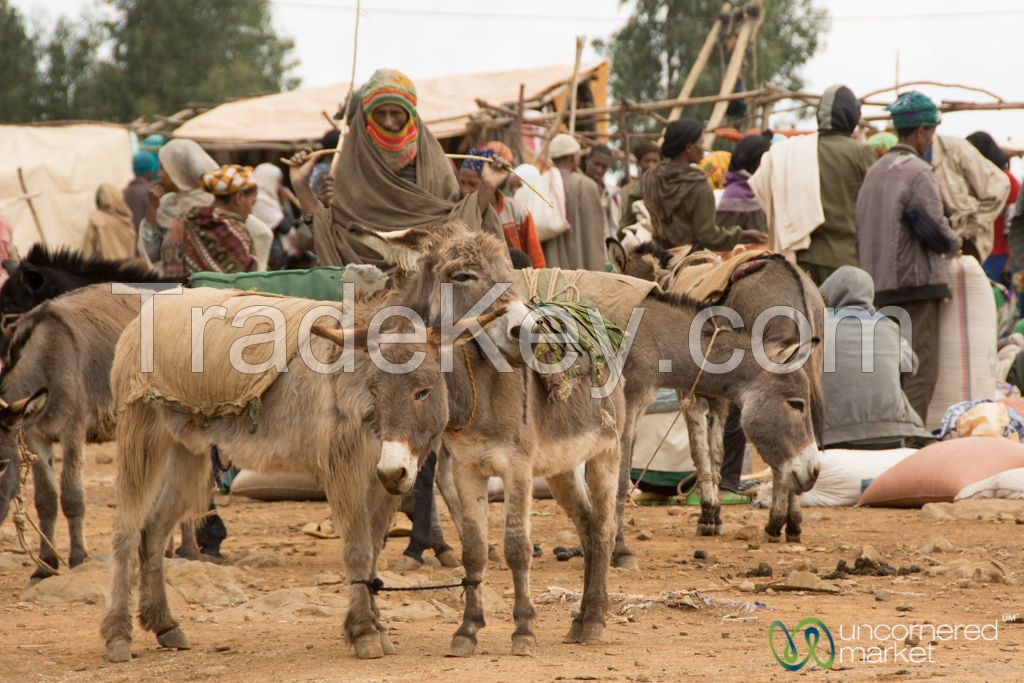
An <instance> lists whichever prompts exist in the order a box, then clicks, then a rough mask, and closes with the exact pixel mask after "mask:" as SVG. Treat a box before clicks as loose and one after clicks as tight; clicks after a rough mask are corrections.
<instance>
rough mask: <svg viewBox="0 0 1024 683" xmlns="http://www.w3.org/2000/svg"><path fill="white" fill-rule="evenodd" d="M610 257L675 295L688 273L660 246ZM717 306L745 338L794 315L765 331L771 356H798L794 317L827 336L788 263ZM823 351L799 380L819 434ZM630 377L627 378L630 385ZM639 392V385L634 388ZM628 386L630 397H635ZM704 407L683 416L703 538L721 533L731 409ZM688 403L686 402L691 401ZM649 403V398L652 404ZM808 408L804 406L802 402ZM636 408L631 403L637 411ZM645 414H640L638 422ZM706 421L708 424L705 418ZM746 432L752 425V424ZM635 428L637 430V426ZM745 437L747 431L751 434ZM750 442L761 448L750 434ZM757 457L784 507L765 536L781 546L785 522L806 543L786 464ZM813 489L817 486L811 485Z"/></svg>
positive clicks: (718, 401) (769, 263) (614, 249)
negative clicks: (760, 324) (734, 319)
mask: <svg viewBox="0 0 1024 683" xmlns="http://www.w3.org/2000/svg"><path fill="white" fill-rule="evenodd" d="M608 256H609V259H610V260H611V262H612V263H613V264H614V265H615V268H616V270H617V271H619V272H621V273H624V274H626V275H631V276H633V277H638V278H641V279H645V280H655V281H657V282H658V283H659V284H660V285H661V286H662V287H663V288H664V289H665V290H666V291H669V292H672V291H673V290H674V289H675V287H674V285H675V276H676V275H677V274H678V272H679V270H680V269H681V268H683V267H685V260H680V259H676V260H675V261H674V262H670V258H671V255H670V254H669V253H668V252H666V251H665V250H663V249H660V248H658V247H656V246H654V245H649V244H647V245H641V246H640V248H638V249H634V250H630V251H628V252H627V251H626V250H625V249H623V247H622V246H621V245H620V244H619V243H618V242H616V241H615V240H613V239H610V240H608ZM717 303H718V305H720V306H724V307H726V308H729V309H732V310H733V311H735V312H736V313H737V314H738V315H739V318H740V320H741V322H742V324H743V326H744V328H745V329H746V330H753V329H754V328H755V322H756V321H757V319H758V316H760V315H762V313H764V312H765V311H768V310H769V309H771V308H773V307H780V306H781V307H785V308H786V309H787V311H788V312H787V313H784V314H782V315H779V316H778V317H774V318H771V319H770V320H769V321H768V322H767V325H765V326H764V330H763V334H762V339H763V340H764V342H765V347H766V349H768V348H774V349H775V352H776V353H777V354H778V353H780V351H781V349H786V348H792V347H793V345H794V344H798V342H799V340H800V331H799V328H798V325H797V322H796V321H795V314H794V313H793V312H794V311H795V312H797V313H798V314H800V315H803V316H804V317H805V319H806V320H807V321H808V322H809V324H810V329H811V333H812V335H813V337H814V338H818V339H820V338H821V336H822V334H823V326H824V308H825V304H824V301H823V300H822V298H821V295H820V293H819V292H818V290H817V288H816V287H814V284H813V283H812V282H811V281H810V280H809V279H808V278H807V277H806V275H804V274H803V273H802V272H801V271H800V270H799V269H798V268H795V267H794V266H793V265H792V264H790V263H789V262H788V261H786V260H785V259H782V258H769V259H766V260H765V261H764V263H763V264H761V267H760V269H758V270H756V271H754V272H753V273H751V274H750V275H748V276H746V277H743V278H740V279H738V280H736V281H735V282H733V283H732V285H731V286H730V288H729V290H728V292H727V293H726V295H725V297H724V298H723V299H722V300H721V301H719V302H717ZM822 354H823V348H822V345H821V344H816V345H815V346H814V348H813V349H812V350H811V352H810V354H809V355H808V358H807V363H806V365H805V366H804V367H802V368H798V369H796V370H795V372H798V373H800V374H802V375H804V376H805V379H806V383H807V386H808V389H809V396H807V397H806V398H807V399H808V400H809V404H808V409H809V411H810V415H811V424H812V426H813V428H814V433H815V434H819V433H820V424H821V420H822V418H823V416H824V399H823V394H822V389H821V369H822V364H823V355H822ZM629 376H630V375H629V374H628V373H627V377H629ZM634 384H635V383H634ZM631 388H635V387H630V386H627V390H626V391H627V397H628V396H629V395H630V389H631ZM668 388H675V389H682V390H684V391H688V387H678V386H672V387H668ZM698 394H699V396H698V400H696V401H693V402H689V403H688V404H684V406H683V408H682V410H683V416H684V418H685V420H686V426H687V429H688V430H689V438H690V444H691V452H692V454H693V458H694V464H695V467H696V469H697V478H698V483H699V485H700V487H701V515H700V517H699V519H698V522H697V530H698V533H699V534H701V535H714V534H718V533H721V524H722V521H721V511H720V510H721V506H720V504H719V502H718V484H719V481H720V470H721V465H722V457H723V431H724V425H725V419H726V414H727V412H728V407H729V401H728V400H724V399H723V398H722V397H721V396H708V395H703V394H700V392H698ZM684 395H685V394H684ZM648 396H649V398H648ZM637 400H639V401H640V402H641V403H642V404H643V405H642V406H640V407H639V411H642V410H643V409H646V407H647V405H649V402H650V400H653V394H649V395H644V394H639V395H638V396H637ZM801 400H803V399H801ZM632 407H633V405H632V403H631V408H632ZM639 414H640V412H638V413H637V415H639ZM705 414H706V415H707V417H706V418H705ZM742 424H744V425H746V422H745V421H742ZM634 425H635V423H634ZM745 431H746V429H745ZM746 433H747V435H748V437H750V438H751V440H752V441H754V443H755V444H756V443H757V439H755V438H754V437H753V436H752V435H751V433H750V432H749V431H746ZM624 449H625V456H624V461H623V471H622V473H621V476H620V491H619V494H620V497H624V496H625V494H626V491H627V490H628V486H629V478H628V477H629V466H630V462H631V459H632V458H631V454H632V443H631V440H630V443H626V444H624ZM758 452H759V453H760V454H761V456H762V457H763V458H764V459H765V462H766V463H767V464H768V465H769V466H771V467H772V469H773V471H774V472H775V473H776V477H775V484H774V488H775V493H776V494H777V495H778V494H781V495H780V498H781V500H780V501H779V502H778V503H776V502H773V504H772V513H771V515H770V517H769V522H768V524H767V526H766V527H765V531H766V533H767V535H768V538H769V540H770V541H778V540H779V539H780V532H781V529H782V526H783V522H784V521H785V522H786V538H787V540H791V541H799V539H800V533H801V531H800V520H801V517H802V516H801V513H800V502H799V494H800V493H801V490H799V489H798V488H796V487H794V486H793V482H792V481H786V479H785V477H784V476H780V475H781V470H782V467H783V463H785V462H786V460H785V459H783V460H782V461H779V460H776V459H775V458H773V456H772V455H771V454H766V453H765V452H763V451H762V449H761V448H758ZM810 485H813V481H812V482H811V483H810ZM616 540H617V545H616V562H617V563H618V564H622V565H629V564H632V563H633V560H632V558H631V556H630V555H631V554H630V553H629V551H628V549H627V548H626V547H625V544H624V540H623V537H622V535H621V527H620V534H619V535H618V536H617V539H616Z"/></svg>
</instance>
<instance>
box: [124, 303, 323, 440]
mask: <svg viewBox="0 0 1024 683" xmlns="http://www.w3.org/2000/svg"><path fill="white" fill-rule="evenodd" d="M154 301H155V302H156V303H155V306H154V314H153V317H154V326H153V331H154V332H153V337H154V339H153V372H151V373H150V372H133V373H131V375H130V377H129V378H128V383H127V387H126V389H127V390H126V391H125V392H124V394H122V400H124V401H126V402H130V401H135V400H140V399H142V400H157V401H160V402H161V403H164V404H166V405H169V406H171V407H173V408H176V409H180V410H183V411H185V412H189V413H192V414H193V415H196V416H198V417H202V418H214V417H221V416H227V415H239V414H241V413H242V411H245V410H247V411H249V417H250V419H251V420H252V421H253V424H254V425H255V422H256V419H257V417H258V413H259V405H260V404H259V399H260V397H261V396H262V395H263V393H264V392H265V391H266V390H267V389H269V388H270V385H272V384H273V383H274V381H275V380H276V379H277V378H278V376H279V374H280V372H281V371H282V370H284V371H287V367H286V366H287V364H288V362H289V361H290V360H292V359H293V358H294V357H295V355H296V353H298V335H299V327H300V323H301V321H302V318H303V316H305V315H306V314H307V313H308V312H309V311H310V310H311V309H313V308H315V307H317V306H330V307H332V308H333V309H335V310H337V309H338V307H339V304H338V303H337V302H324V301H312V300H310V299H298V298H293V297H285V296H278V295H274V294H249V293H245V294H243V293H240V292H237V291H234V290H221V289H213V288H207V287H200V288H197V289H189V290H185V293H184V294H183V295H182V296H158V297H155V298H154ZM213 306H221V307H223V309H224V311H223V313H224V315H223V317H222V318H218V317H211V316H209V315H208V316H207V317H208V318H209V319H208V320H207V321H206V322H205V324H200V322H199V315H198V314H197V315H196V324H195V325H193V310H194V309H198V310H200V311H208V309H210V308H211V307H213ZM320 323H321V324H335V323H331V321H330V319H329V318H321V319H320ZM129 329H130V328H129ZM135 334H138V332H135ZM251 335H257V336H255V337H254V336H251ZM200 345H201V348H200ZM193 349H195V354H193ZM320 360H321V361H324V362H329V360H328V359H320ZM193 361H196V362H197V363H199V362H200V361H201V366H199V365H194V364H193ZM138 363H139V361H138V360H135V361H133V364H134V365H135V367H136V368H138V367H139V366H138ZM199 367H201V371H198V369H199Z"/></svg>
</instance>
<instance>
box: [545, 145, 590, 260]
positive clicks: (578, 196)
mask: <svg viewBox="0 0 1024 683" xmlns="http://www.w3.org/2000/svg"><path fill="white" fill-rule="evenodd" d="M548 158H549V160H550V161H551V164H552V165H553V166H554V169H552V170H551V171H548V173H554V172H555V171H557V172H558V173H559V174H560V175H561V178H562V186H563V187H564V189H565V217H566V219H567V220H568V222H569V230H567V231H566V232H563V233H562V234H560V235H558V236H556V237H552V238H551V239H549V240H547V241H545V242H543V243H541V247H542V248H543V250H544V260H545V262H547V264H548V268H565V269H569V270H604V265H605V260H606V259H605V249H604V231H605V220H604V209H603V208H602V207H601V195H600V194H599V193H598V189H597V185H596V184H595V183H594V181H593V180H591V179H590V178H588V177H587V176H585V175H583V173H582V172H581V171H580V168H579V166H580V143H578V142H576V138H574V137H573V136H571V135H568V134H566V133H559V134H558V135H556V136H555V137H554V138H553V139H552V140H551V144H550V145H549V146H548Z"/></svg>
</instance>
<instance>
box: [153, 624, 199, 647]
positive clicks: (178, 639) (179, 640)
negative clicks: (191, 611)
mask: <svg viewBox="0 0 1024 683" xmlns="http://www.w3.org/2000/svg"><path fill="white" fill-rule="evenodd" d="M156 642H158V643H160V645H161V647H169V648H171V649H172V650H191V649H192V645H191V643H189V642H188V637H187V636H186V635H185V632H184V631H182V630H181V629H180V628H178V627H177V626H175V627H174V628H172V629H171V630H170V631H164V632H163V633H161V634H159V635H157V637H156Z"/></svg>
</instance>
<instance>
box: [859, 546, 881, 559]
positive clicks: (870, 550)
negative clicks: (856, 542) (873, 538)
mask: <svg viewBox="0 0 1024 683" xmlns="http://www.w3.org/2000/svg"><path fill="white" fill-rule="evenodd" d="M858 557H861V558H864V559H865V560H867V561H868V562H878V560H879V557H880V556H879V554H878V549H877V548H875V546H873V545H864V546H861V549H860V554H859V555H858Z"/></svg>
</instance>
